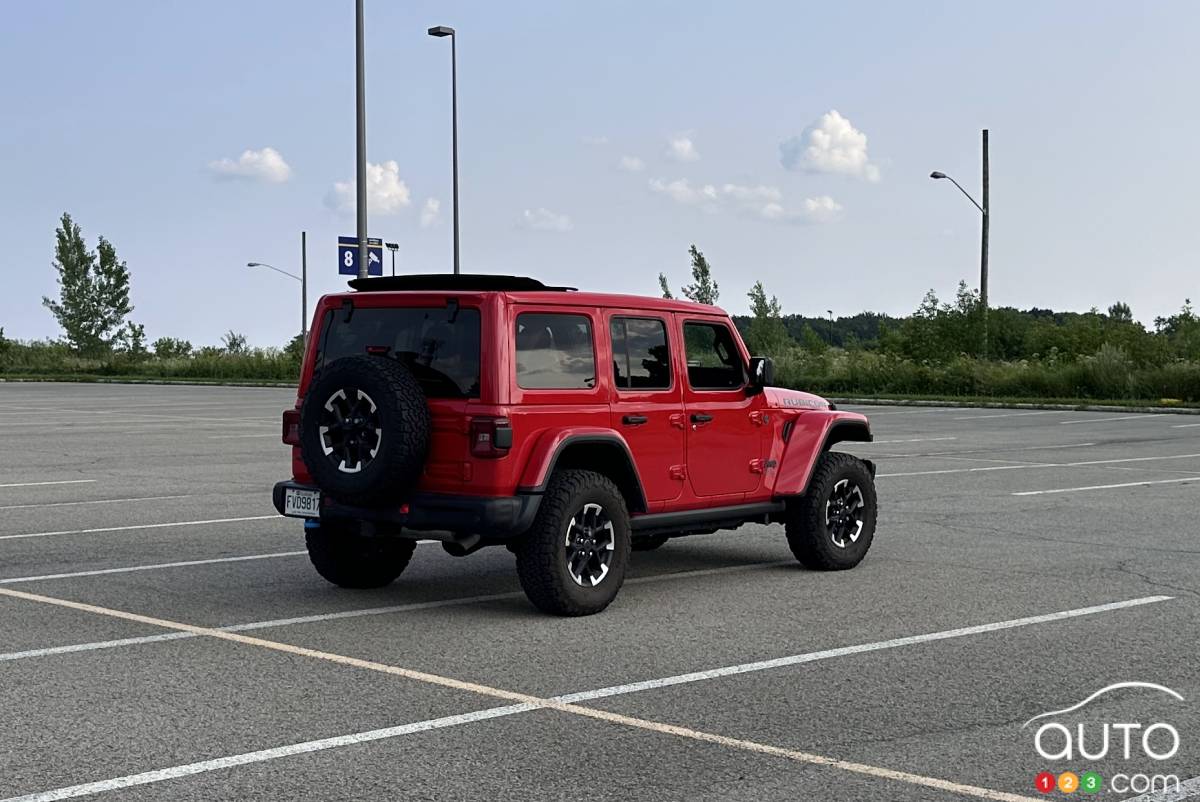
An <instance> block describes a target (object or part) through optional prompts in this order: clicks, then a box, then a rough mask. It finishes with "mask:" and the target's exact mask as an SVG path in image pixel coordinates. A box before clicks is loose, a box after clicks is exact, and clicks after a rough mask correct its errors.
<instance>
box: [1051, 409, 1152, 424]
mask: <svg viewBox="0 0 1200 802" xmlns="http://www.w3.org/2000/svg"><path fill="white" fill-rule="evenodd" d="M1155 419H1158V420H1162V418H1160V417H1159V416H1158V415H1154V414H1153V413H1149V414H1148V413H1145V412H1138V413H1136V414H1134V415H1118V416H1117V417H1115V418H1113V417H1108V418H1083V419H1082V420H1060V421H1059V424H1061V425H1063V426H1070V425H1071V424H1073V423H1113V422H1114V421H1120V420H1155Z"/></svg>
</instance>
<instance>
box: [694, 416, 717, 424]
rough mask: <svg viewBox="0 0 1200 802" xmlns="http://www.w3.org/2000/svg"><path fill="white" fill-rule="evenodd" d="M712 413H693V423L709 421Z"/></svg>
mask: <svg viewBox="0 0 1200 802" xmlns="http://www.w3.org/2000/svg"><path fill="white" fill-rule="evenodd" d="M710 421H712V415H692V423H709V422H710Z"/></svg>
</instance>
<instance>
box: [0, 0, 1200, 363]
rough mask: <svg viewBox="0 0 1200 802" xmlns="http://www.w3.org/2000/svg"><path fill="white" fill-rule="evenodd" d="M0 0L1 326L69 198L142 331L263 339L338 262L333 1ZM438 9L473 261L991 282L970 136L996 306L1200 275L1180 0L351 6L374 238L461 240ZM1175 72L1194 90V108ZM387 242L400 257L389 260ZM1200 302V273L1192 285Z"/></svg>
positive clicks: (439, 246) (344, 87)
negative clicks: (302, 278) (453, 36)
mask: <svg viewBox="0 0 1200 802" xmlns="http://www.w3.org/2000/svg"><path fill="white" fill-rule="evenodd" d="M4 6H5V9H4V14H3V22H2V23H0V75H2V76H4V77H3V78H2V79H0V241H2V243H3V246H2V247H3V250H2V251H0V273H2V276H3V290H2V291H0V327H3V329H4V332H5V335H6V336H8V337H10V338H20V339H34V338H45V337H55V336H57V335H58V328H57V325H56V323H55V321H54V319H53V318H52V316H51V315H50V313H49V312H48V311H47V310H46V309H44V308H43V307H42V305H41V298H42V296H44V295H53V294H55V292H56V285H55V274H54V271H53V268H52V266H51V262H52V259H53V245H54V229H55V227H56V225H57V224H58V219H59V217H60V216H61V214H62V213H63V212H64V211H65V212H70V214H71V215H72V216H73V217H74V218H75V220H76V222H78V223H79V224H80V225H81V226H82V228H83V232H84V235H85V236H86V237H87V239H88V241H89V243H90V244H91V245H92V246H94V245H95V241H96V237H97V236H99V235H103V236H105V237H106V238H108V239H109V240H111V241H112V242H113V243H114V244H115V245H116V248H117V252H118V254H119V255H120V257H121V258H122V259H124V260H125V261H126V262H127V263H128V266H129V269H130V271H131V273H132V287H133V291H132V298H133V303H134V305H135V310H134V312H133V315H132V319H133V320H134V321H135V322H139V323H142V324H144V325H145V327H146V333H147V335H148V336H149V337H150V339H154V338H157V337H160V336H174V337H183V338H186V339H189V340H191V341H192V342H193V343H195V344H197V345H200V344H216V343H217V342H218V341H219V339H220V337H221V335H222V333H224V332H226V331H228V330H234V331H237V332H240V333H243V334H245V335H246V336H247V337H248V338H249V340H250V342H251V343H252V344H255V345H261V346H277V345H282V344H283V343H284V342H285V341H286V340H287V339H288V338H289V337H290V336H292V335H293V334H294V333H295V332H296V331H297V330H298V329H299V323H300V321H299V316H300V299H299V285H298V284H297V283H296V282H294V281H292V280H290V279H288V278H286V277H284V276H280V275H277V274H275V273H272V272H270V271H267V270H262V269H257V270H255V269H248V268H247V267H245V265H246V263H247V262H249V261H257V262H265V263H269V264H272V265H275V266H277V267H279V268H281V269H284V270H290V271H296V272H298V271H299V266H300V255H301V254H300V232H301V231H302V230H303V231H307V233H308V266H309V278H310V281H309V283H310V290H309V294H310V304H311V302H312V301H313V300H315V298H316V297H317V296H319V295H320V294H322V293H325V292H337V291H340V290H343V289H345V279H344V278H343V277H341V276H339V275H338V274H337V272H336V256H337V254H336V240H337V237H338V235H339V234H341V235H353V234H354V233H355V219H354V204H353V197H354V174H355V171H354V165H355V152H354V136H355V132H354V119H355V118H354V3H353V2H352V1H351V0H319V1H312V2H309V1H301V0H288V1H287V2H284V1H282V0H281V1H279V2H276V1H275V0H241V1H240V2H236V3H235V2H227V0H209V1H208V2H204V3H196V2H173V1H168V0H122V2H119V3H95V2H87V1H85V0H78V1H77V2H68V1H67V0H43V1H41V2H36V3H35V2H15V1H14V0H10V2H6V3H5V4H4ZM433 25H450V26H452V27H454V28H455V29H456V30H457V31H458V76H459V95H458V100H459V154H460V193H461V198H460V204H461V205H460V213H461V229H462V233H461V238H462V239H461V243H462V244H461V248H462V264H463V271H464V272H481V273H511V274H522V275H532V276H534V277H536V278H539V279H542V280H543V281H546V282H547V283H553V284H566V285H571V286H577V287H580V288H583V289H596V290H605V291H620V292H633V293H644V294H657V292H658V284H657V276H658V274H659V272H660V271H661V272H664V273H666V274H667V276H668V277H669V279H670V281H671V284H672V285H673V286H675V287H678V286H680V285H682V284H684V283H687V281H688V280H689V279H690V271H689V259H688V246H689V245H691V244H693V243H694V244H696V246H697V247H699V248H700V249H701V250H702V251H703V252H704V253H705V255H706V256H707V257H708V259H709V261H710V263H711V264H712V266H713V271H714V276H715V278H716V280H717V281H718V283H719V285H720V292H721V295H720V304H721V305H722V306H723V307H725V308H726V309H728V310H729V311H731V312H734V313H741V312H745V311H746V310H747V307H748V302H747V299H746V292H747V291H748V290H749V288H750V286H751V285H752V284H753V283H754V281H756V280H761V281H762V282H763V283H764V285H765V286H766V289H767V291H768V293H769V294H773V295H777V296H778V297H779V300H780V302H781V303H782V305H783V309H784V312H785V313H787V312H792V313H800V314H808V315H823V314H824V312H825V310H827V309H832V310H834V314H835V315H850V314H854V313H856V312H859V311H861V310H864V309H866V310H873V311H879V312H886V313H890V314H907V313H909V312H911V311H912V310H913V309H914V308H915V307H916V306H917V304H918V303H919V302H920V300H921V297H922V296H923V295H924V293H925V292H926V291H927V290H928V289H930V288H933V289H935V290H936V291H937V292H938V294H939V295H940V296H942V297H944V298H949V297H953V294H954V289H955V287H956V285H957V283H958V281H959V280H960V279H966V280H967V281H968V282H969V283H970V284H971V285H972V286H977V285H978V271H979V223H980V215H979V213H978V212H977V211H976V210H975V208H974V207H973V206H972V205H971V204H970V202H969V201H968V200H967V199H966V198H964V197H962V196H961V195H960V194H959V193H958V192H957V190H955V189H954V187H953V186H952V185H951V184H949V183H948V182H946V181H933V180H930V178H929V173H930V171H932V170H941V171H943V172H946V173H948V174H950V175H951V176H953V177H955V178H956V179H958V181H959V182H960V183H962V185H963V186H964V187H965V188H966V189H967V190H968V191H969V192H971V193H972V194H973V195H975V196H976V198H978V197H979V185H980V130H981V129H983V128H988V129H990V146H991V153H990V156H991V207H992V221H991V260H990V263H991V266H990V284H989V289H990V295H991V302H992V304H993V305H994V306H1005V305H1009V306H1017V307H1020V308H1028V307H1031V306H1037V307H1042V308H1046V307H1050V308H1054V309H1065V310H1077V311H1085V310H1087V309H1089V308H1091V307H1100V308H1101V309H1103V308H1106V307H1107V306H1108V305H1109V304H1111V303H1113V302H1114V301H1117V300H1122V301H1125V302H1127V303H1129V304H1130V305H1131V307H1132V309H1133V312H1134V316H1135V317H1136V318H1138V319H1140V320H1142V321H1144V322H1147V323H1150V322H1151V321H1152V320H1153V318H1154V317H1155V316H1158V315H1167V314H1170V313H1172V312H1174V311H1176V310H1177V309H1178V308H1179V307H1180V305H1181V304H1182V303H1183V300H1184V298H1185V297H1195V296H1200V288H1198V286H1197V285H1198V281H1197V236H1196V232H1197V226H1196V223H1195V222H1194V220H1193V216H1194V214H1195V212H1196V202H1195V200H1194V191H1193V188H1194V187H1195V186H1197V185H1198V184H1200V159H1198V158H1197V156H1196V155H1195V148H1194V147H1193V146H1191V145H1189V144H1188V143H1189V142H1190V137H1191V135H1193V134H1194V132H1196V131H1198V130H1200V104H1198V103H1197V102H1196V88H1195V85H1194V83H1195V78H1196V76H1197V74H1200V51H1197V50H1196V48H1195V45H1194V33H1195V31H1196V30H1197V29H1200V3H1194V2H1168V1H1167V0H1162V1H1161V2H1155V3H1137V4H1135V3H1117V2H1067V1H1066V0H1060V1H1058V2H1050V3H1047V2H1006V3H992V4H987V5H984V4H982V3H963V2H947V3H936V2H905V3H891V2H874V3H866V2H846V3H827V2H821V3H817V2H749V1H746V2H737V3H734V2H724V3H716V2H687V3H684V2H655V1H654V0H640V1H639V2H629V1H627V0H610V2H605V3H573V2H572V3H560V2H540V3H535V2H522V1H521V0H509V1H508V2H505V3H495V2H453V1H452V2H446V1H443V2H417V1H413V2H403V3H401V2H385V0H366V28H367V34H366V40H367V56H366V62H367V63H366V73H367V78H366V91H367V117H368V131H367V152H368V161H369V162H370V164H371V165H372V167H371V169H370V171H369V176H368V190H369V203H368V206H369V210H370V233H371V235H372V236H378V237H382V238H384V239H386V240H389V241H395V242H397V243H399V246H400V248H399V251H398V254H397V270H398V272H420V273H424V272H441V271H449V270H451V266H452V240H451V225H450V220H451V160H450V155H451V151H450V91H449V90H450V48H449V40H446V39H436V38H432V37H430V36H428V35H427V34H426V32H425V31H426V29H427V28H428V27H430V26H433ZM1188 98H1191V100H1189V99H1188ZM385 264H386V265H387V266H388V269H389V270H390V257H389V256H387V255H385ZM1198 300H1200V299H1198Z"/></svg>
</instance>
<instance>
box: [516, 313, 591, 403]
mask: <svg viewBox="0 0 1200 802" xmlns="http://www.w3.org/2000/svg"><path fill="white" fill-rule="evenodd" d="M517 386H519V387H521V388H523V389H526V390H550V389H554V390H590V389H591V388H593V387H595V386H596V351H595V348H594V347H593V346H592V324H591V321H590V320H588V318H587V317H586V316H584V315H564V314H556V313H551V314H540V313H533V312H523V313H521V314H519V315H517Z"/></svg>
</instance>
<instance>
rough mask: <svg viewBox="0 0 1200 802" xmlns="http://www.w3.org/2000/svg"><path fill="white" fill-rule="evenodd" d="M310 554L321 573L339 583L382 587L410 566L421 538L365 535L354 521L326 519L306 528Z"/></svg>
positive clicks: (351, 586) (358, 587)
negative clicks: (417, 539)
mask: <svg viewBox="0 0 1200 802" xmlns="http://www.w3.org/2000/svg"><path fill="white" fill-rule="evenodd" d="M304 542H305V545H307V546H308V558H309V559H310V560H311V561H312V564H313V567H314V568H316V569H317V573H318V574H320V575H321V576H322V577H324V578H325V579H327V580H329V581H330V582H332V583H333V584H335V585H337V586H338V587H343V588H355V589H365V588H382V587H384V586H385V585H390V584H391V583H392V582H394V581H395V580H396V577H398V576H400V574H401V573H403V572H404V569H405V568H407V567H408V562H409V560H411V559H412V555H413V551H414V550H415V549H416V548H417V541H415V540H410V539H408V538H402V537H395V536H386V535H380V536H370V537H368V536H365V535H362V534H360V533H359V530H358V526H357V525H356V524H354V523H352V522H347V523H345V524H341V523H335V524H330V523H328V522H322V524H321V526H320V527H311V528H305V530H304Z"/></svg>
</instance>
